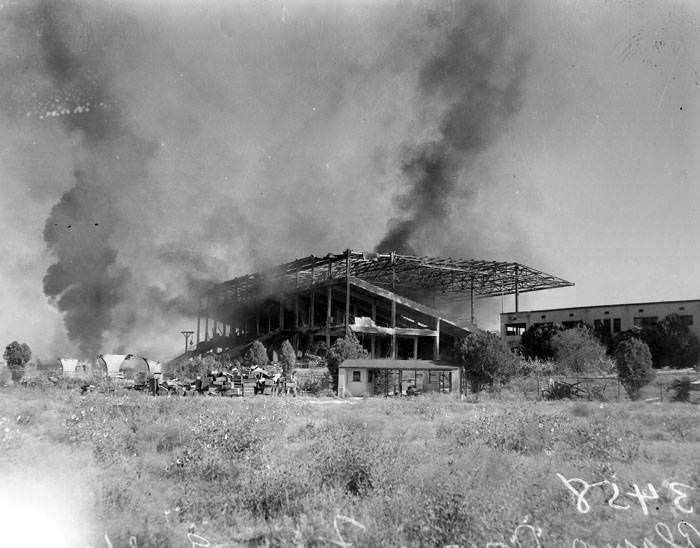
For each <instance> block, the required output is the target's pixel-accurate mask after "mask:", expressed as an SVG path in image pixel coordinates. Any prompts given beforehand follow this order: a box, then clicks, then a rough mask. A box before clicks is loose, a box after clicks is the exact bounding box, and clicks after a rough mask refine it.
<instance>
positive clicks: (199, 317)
mask: <svg viewBox="0 0 700 548" xmlns="http://www.w3.org/2000/svg"><path fill="white" fill-rule="evenodd" d="M201 320H202V296H201V295H200V296H199V298H198V299H197V344H199V324H200V322H201ZM195 348H197V347H196V346H195Z"/></svg>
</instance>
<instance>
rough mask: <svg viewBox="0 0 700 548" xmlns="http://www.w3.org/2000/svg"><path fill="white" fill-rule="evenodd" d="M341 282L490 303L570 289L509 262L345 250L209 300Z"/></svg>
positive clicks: (248, 278) (258, 277) (241, 281)
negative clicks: (496, 299) (506, 297)
mask: <svg viewBox="0 0 700 548" xmlns="http://www.w3.org/2000/svg"><path fill="white" fill-rule="evenodd" d="M346 277H355V278H359V279H362V280H365V281H368V282H371V283H372V284H374V285H376V286H379V287H384V288H386V289H390V290H392V291H394V292H396V293H398V294H403V295H407V296H412V295H415V294H417V293H425V292H432V293H438V294H443V295H450V294H451V295H457V294H471V295H472V296H474V297H475V298H478V297H495V296H500V295H513V294H516V295H517V294H518V293H525V292H529V291H539V290H542V289H554V288H558V287H567V286H572V285H574V284H573V283H571V282H568V281H566V280H563V279H561V278H558V277H556V276H552V275H551V274H546V273H545V272H541V271H539V270H536V269H534V268H530V267H529V266H525V265H523V264H520V263H514V262H505V261H484V260H474V259H452V258H449V257H448V258H443V257H416V256H412V255H399V254H397V253H366V252H357V251H351V250H347V251H345V252H344V253H338V254H328V255H326V256H325V257H316V256H314V255H311V256H309V257H304V258H302V259H297V260H295V261H291V262H289V263H286V264H282V265H279V266H277V267H274V268H270V269H267V270H264V271H260V272H255V273H253V274H247V275H245V276H239V277H237V278H234V279H232V280H229V281H227V282H224V283H222V284H219V285H217V286H215V287H214V288H212V290H211V291H210V295H211V296H213V297H214V298H218V299H217V300H220V301H226V302H232V301H233V302H238V303H244V302H246V301H248V300H250V299H260V298H261V297H263V296H265V295H270V294H277V293H286V292H292V291H296V290H299V289H301V288H305V287H311V286H313V285H317V284H321V283H324V282H326V281H328V280H332V279H343V278H346Z"/></svg>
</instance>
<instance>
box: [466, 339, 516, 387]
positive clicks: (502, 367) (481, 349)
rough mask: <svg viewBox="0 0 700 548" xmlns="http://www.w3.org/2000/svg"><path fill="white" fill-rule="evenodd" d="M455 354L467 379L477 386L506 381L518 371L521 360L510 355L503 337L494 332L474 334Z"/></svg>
mask: <svg viewBox="0 0 700 548" xmlns="http://www.w3.org/2000/svg"><path fill="white" fill-rule="evenodd" d="M455 354H456V356H457V358H458V360H459V361H460V363H461V364H462V371H463V373H464V376H465V378H467V379H470V380H471V381H472V384H473V385H474V386H478V385H479V384H481V383H488V384H490V385H493V383H494V382H499V383H502V382H506V381H507V380H508V379H509V378H511V377H512V376H513V375H515V374H516V373H517V371H518V366H519V362H520V360H519V358H518V357H517V356H515V355H514V354H513V353H512V352H510V351H509V350H508V349H507V348H506V346H505V345H504V344H503V341H502V340H501V338H500V337H499V336H498V335H497V334H496V333H492V332H490V331H481V330H477V331H473V332H471V333H469V334H468V335H467V336H466V337H465V338H464V340H463V341H462V342H461V343H459V344H458V346H457V348H456V351H455Z"/></svg>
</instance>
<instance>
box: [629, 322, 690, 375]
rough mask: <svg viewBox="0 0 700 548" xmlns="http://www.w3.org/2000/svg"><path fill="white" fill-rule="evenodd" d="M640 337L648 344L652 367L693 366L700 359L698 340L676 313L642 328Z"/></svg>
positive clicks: (681, 367)
mask: <svg viewBox="0 0 700 548" xmlns="http://www.w3.org/2000/svg"><path fill="white" fill-rule="evenodd" d="M642 338H643V340H644V341H645V342H646V343H647V344H648V345H649V350H650V351H651V358H652V361H653V363H654V367H657V368H661V367H671V368H673V369H683V368H686V367H695V366H696V365H697V363H698V360H699V359H700V341H698V338H697V337H696V336H695V335H694V334H693V333H691V332H690V329H689V328H688V324H687V323H686V322H685V321H684V320H683V318H682V317H681V316H679V315H677V314H670V315H668V316H666V317H665V318H664V319H663V320H661V321H660V322H658V323H657V324H655V325H651V326H648V327H645V328H644V329H642Z"/></svg>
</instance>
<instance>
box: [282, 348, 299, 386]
mask: <svg viewBox="0 0 700 548" xmlns="http://www.w3.org/2000/svg"><path fill="white" fill-rule="evenodd" d="M280 355H281V358H282V359H281V361H282V367H283V369H284V375H285V377H286V376H287V375H289V374H291V371H292V370H293V369H294V366H295V365H296V363H297V353H296V352H295V351H294V347H293V346H292V345H291V343H290V342H289V341H288V340H285V341H284V342H283V343H282V347H281V348H280Z"/></svg>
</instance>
